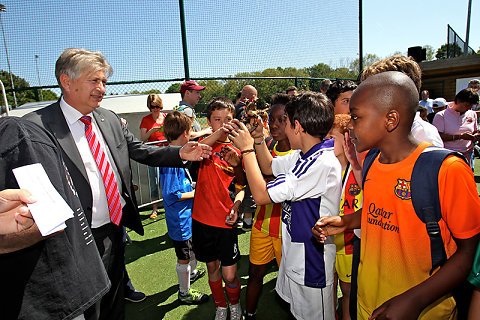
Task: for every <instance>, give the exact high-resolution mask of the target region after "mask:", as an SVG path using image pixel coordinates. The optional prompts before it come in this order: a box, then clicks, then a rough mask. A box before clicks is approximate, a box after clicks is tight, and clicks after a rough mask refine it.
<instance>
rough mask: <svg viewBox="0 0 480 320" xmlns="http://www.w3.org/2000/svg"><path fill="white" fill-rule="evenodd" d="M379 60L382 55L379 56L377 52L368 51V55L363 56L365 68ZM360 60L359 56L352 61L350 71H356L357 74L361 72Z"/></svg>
mask: <svg viewBox="0 0 480 320" xmlns="http://www.w3.org/2000/svg"><path fill="white" fill-rule="evenodd" d="M378 60H380V57H379V56H377V55H376V54H372V53H367V54H366V55H364V56H363V59H362V61H363V68H365V67H368V66H370V65H371V64H372V63H374V62H375V61H378ZM359 61H360V60H359V59H358V58H357V59H355V60H353V62H352V63H350V71H352V72H355V73H356V74H358V73H359V72H360V70H359V68H360V67H359Z"/></svg>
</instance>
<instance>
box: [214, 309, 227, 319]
mask: <svg viewBox="0 0 480 320" xmlns="http://www.w3.org/2000/svg"><path fill="white" fill-rule="evenodd" d="M215 320H227V308H225V307H217V311H216V312H215Z"/></svg>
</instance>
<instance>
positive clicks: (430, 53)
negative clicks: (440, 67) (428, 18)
mask: <svg viewBox="0 0 480 320" xmlns="http://www.w3.org/2000/svg"><path fill="white" fill-rule="evenodd" d="M423 48H424V49H426V51H427V54H426V55H427V58H426V60H427V61H433V60H435V49H434V48H433V47H432V46H431V45H429V44H427V45H425V46H423Z"/></svg>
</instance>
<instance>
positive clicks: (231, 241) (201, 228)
mask: <svg viewBox="0 0 480 320" xmlns="http://www.w3.org/2000/svg"><path fill="white" fill-rule="evenodd" d="M192 240H193V251H194V252H195V256H196V257H197V260H198V261H202V262H205V263H206V262H212V261H215V260H220V262H221V264H222V266H231V265H234V264H235V263H237V261H238V260H240V251H239V249H238V236H237V228H231V229H230V228H219V227H212V226H208V225H206V224H203V223H201V222H198V221H196V220H195V219H192Z"/></svg>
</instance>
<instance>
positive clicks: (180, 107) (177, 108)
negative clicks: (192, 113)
mask: <svg viewBox="0 0 480 320" xmlns="http://www.w3.org/2000/svg"><path fill="white" fill-rule="evenodd" d="M186 107H187V106H179V107H178V106H177V107H175V108H174V110H175V111H182V110H183V109H185V108H186Z"/></svg>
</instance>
